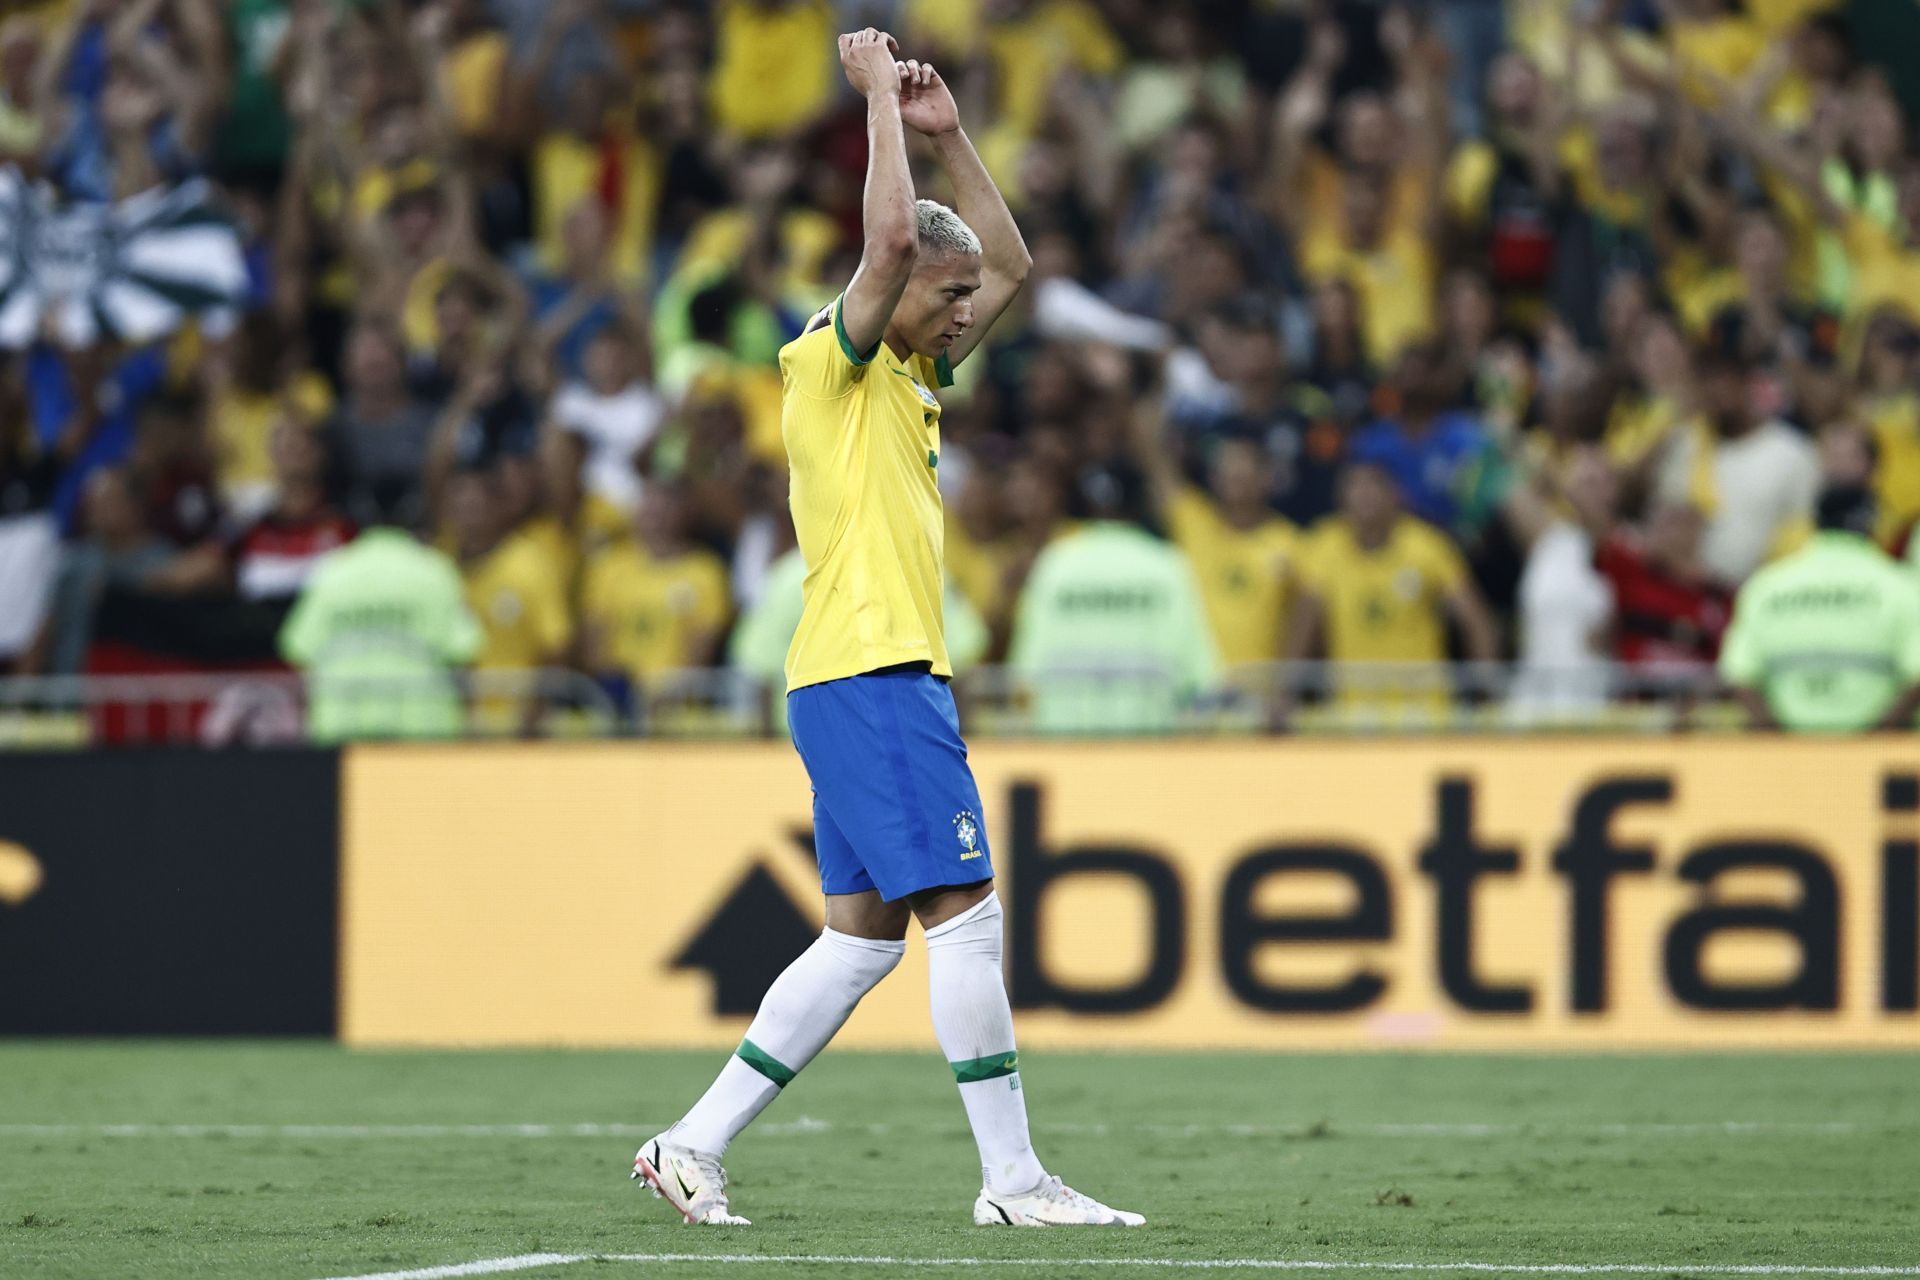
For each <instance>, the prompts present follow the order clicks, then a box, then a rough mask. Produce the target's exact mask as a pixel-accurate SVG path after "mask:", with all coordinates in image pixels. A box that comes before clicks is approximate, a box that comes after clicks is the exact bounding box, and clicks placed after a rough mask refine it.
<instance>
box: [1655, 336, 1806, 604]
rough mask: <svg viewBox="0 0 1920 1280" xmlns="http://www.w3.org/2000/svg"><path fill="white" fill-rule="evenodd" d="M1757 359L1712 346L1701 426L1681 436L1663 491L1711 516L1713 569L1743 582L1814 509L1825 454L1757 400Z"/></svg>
mask: <svg viewBox="0 0 1920 1280" xmlns="http://www.w3.org/2000/svg"><path fill="white" fill-rule="evenodd" d="M1751 374H1752V365H1751V364H1750V363H1749V362H1748V361H1747V360H1746V359H1745V358H1744V357H1743V356H1741V355H1740V354H1738V353H1737V352H1730V351H1724V350H1713V349H1709V350H1708V351H1707V352H1706V353H1705V355H1704V356H1703V357H1702V359H1701V361H1700V374H1699V385H1700V402H1701V410H1702V413H1703V414H1704V416H1705V419H1706V420H1705V423H1704V425H1703V427H1702V428H1701V429H1698V430H1692V431H1685V432H1682V433H1680V434H1679V435H1678V437H1677V438H1676V439H1675V441H1674V443H1673V447H1672V448H1671V450H1670V451H1669V452H1668V453H1667V455H1666V459H1665V461H1664V462H1663V463H1662V464H1661V469H1660V475H1659V480H1658V488H1657V494H1658V497H1659V499H1660V500H1661V501H1663V502H1666V503H1691V504H1692V505H1693V506H1695V507H1698V508H1699V509H1700V510H1701V511H1702V512H1703V513H1705V514H1706V518H1707V527H1706V540H1705V543H1704V545H1703V547H1702V556H1703V557H1704V559H1705V563H1706V567H1707V570H1708V571H1709V572H1710V573H1712V574H1713V575H1714V576H1715V577H1717V578H1718V579H1719V580H1720V581H1721V582H1722V583H1723V584H1735V583H1739V582H1741V581H1743V580H1744V579H1745V578H1746V577H1747V575H1748V574H1750V573H1752V572H1753V571H1754V570H1755V569H1756V568H1758V567H1759V566H1760V564H1761V563H1762V562H1763V561H1765V559H1766V558H1767V555H1768V553H1769V552H1770V551H1771V550H1772V549H1773V548H1774V544H1775V540H1776V539H1778V538H1779V537H1780V536H1781V534H1782V533H1783V532H1784V531H1786V530H1788V529H1790V528H1791V527H1792V526H1793V525H1794V523H1795V522H1796V521H1799V520H1804V519H1805V518H1806V517H1807V515H1808V514H1809V513H1810V512H1811V511H1812V509H1813V501H1814V495H1815V491H1816V489H1817V488H1818V485H1819V483H1820V472H1819V463H1818V458H1817V456H1816V455H1815V453H1814V449H1813V446H1812V445H1811V444H1809V443H1808V442H1807V439H1806V437H1805V436H1803V435H1801V434H1800V433H1799V432H1797V431H1795V430H1794V429H1793V428H1792V427H1790V426H1788V425H1787V424H1786V423H1784V422H1782V421H1780V420H1779V419H1778V418H1768V417H1764V416H1762V414H1761V413H1759V412H1758V411H1757V410H1756V408H1755V406H1754V402H1753V401H1754V387H1753V380H1752V377H1751Z"/></svg>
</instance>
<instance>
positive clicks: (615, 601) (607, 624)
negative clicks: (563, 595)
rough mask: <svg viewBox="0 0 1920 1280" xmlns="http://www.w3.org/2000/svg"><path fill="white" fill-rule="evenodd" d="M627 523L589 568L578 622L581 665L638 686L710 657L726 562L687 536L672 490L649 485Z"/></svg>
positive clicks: (724, 593) (722, 618)
mask: <svg viewBox="0 0 1920 1280" xmlns="http://www.w3.org/2000/svg"><path fill="white" fill-rule="evenodd" d="M634 528H635V531H636V533H637V535H638V536H637V537H633V538H629V539H627V540H625V541H624V542H621V543H618V544H616V545H614V546H612V547H610V548H609V549H608V550H607V551H606V552H605V553H604V554H602V555H601V556H600V557H599V558H597V559H596V560H595V561H594V562H593V563H592V564H591V565H590V566H588V568H587V576H586V582H585V584H584V587H583V589H582V592H581V620H582V627H583V630H584V635H583V645H582V648H583V651H584V657H585V661H586V666H587V668H588V670H590V671H593V672H596V673H599V674H602V675H617V676H619V677H622V678H624V679H625V680H629V681H632V682H633V683H634V684H636V685H638V684H640V683H642V682H644V681H645V680H647V679H648V678H649V677H652V676H657V675H659V674H661V673H663V672H669V671H679V670H681V669H683V668H687V667H704V666H707V665H708V664H710V663H711V662H713V660H714V659H715V657H716V656H717V655H718V652H719V645H720V640H721V637H722V636H723V635H724V634H725V629H726V624H727V619H728V615H729V613H730V608H729V603H728V602H729V592H728V590H727V566H726V562H725V561H723V560H721V559H720V557H718V556H716V555H714V554H713V552H711V551H708V550H706V549H705V548H702V547H697V546H695V545H693V544H692V543H691V542H690V541H689V540H688V537H687V512H686V507H685V503H684V500H683V499H682V497H681V494H680V493H679V492H678V491H677V490H675V489H674V488H673V487H672V486H670V485H658V486H654V487H653V488H650V489H649V490H648V491H647V495H646V497H645V498H643V499H641V502H640V508H639V514H638V516H637V518H636V519H635V521H634Z"/></svg>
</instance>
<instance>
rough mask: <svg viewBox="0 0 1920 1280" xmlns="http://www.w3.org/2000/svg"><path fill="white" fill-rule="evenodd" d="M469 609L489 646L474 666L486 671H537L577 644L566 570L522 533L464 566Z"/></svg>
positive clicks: (512, 535)
mask: <svg viewBox="0 0 1920 1280" xmlns="http://www.w3.org/2000/svg"><path fill="white" fill-rule="evenodd" d="M460 577H461V579H462V580H463V581H464V582H465V583H466V588H467V607H468V608H470V609H472V610H473V615H474V617H476V618H478V619H480V625H481V628H482V629H483V630H484V631H485V633H486V643H485V644H484V645H483V646H482V647H481V650H480V656H479V657H477V658H475V659H474V663H473V665H474V666H475V667H476V668H478V669H480V670H483V671H502V670H514V669H519V668H525V667H539V666H545V665H546V664H548V663H550V662H553V661H555V660H556V659H559V658H561V657H564V656H565V654H566V650H567V648H568V646H569V645H570V644H571V643H572V642H573V617H572V614H571V613H570V612H569V611H568V608H567V580H566V565H565V563H564V562H562V561H560V560H558V559H557V558H556V557H554V556H553V555H552V554H551V553H550V552H549V550H548V548H547V547H546V546H545V544H544V543H542V542H541V541H540V540H538V539H535V538H530V537H528V536H527V535H526V534H525V533H524V532H515V533H511V534H509V535H507V537H506V538H505V540H503V541H502V542H501V543H500V545H499V546H497V547H495V548H494V549H493V550H491V551H489V552H487V554H485V555H483V556H480V557H478V558H477V559H474V560H471V561H468V562H467V563H466V564H463V565H461V566H460Z"/></svg>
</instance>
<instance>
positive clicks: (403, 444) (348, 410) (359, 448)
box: [328, 319, 434, 518]
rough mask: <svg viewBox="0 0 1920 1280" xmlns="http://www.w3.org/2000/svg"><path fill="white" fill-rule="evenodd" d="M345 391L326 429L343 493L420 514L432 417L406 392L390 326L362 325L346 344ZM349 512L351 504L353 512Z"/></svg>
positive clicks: (399, 346) (402, 360) (402, 359)
mask: <svg viewBox="0 0 1920 1280" xmlns="http://www.w3.org/2000/svg"><path fill="white" fill-rule="evenodd" d="M345 375H346V389H345V393H344V395H343V396H342V397H341V401H340V407H339V409H338V410H337V411H336V412H335V414H334V416H333V419H332V421H331V422H330V423H329V425H328V433H329V436H330V440H329V442H328V444H329V449H330V450H331V451H332V453H333V455H334V460H335V462H336V463H337V465H338V466H339V467H340V470H341V474H342V480H343V483H344V485H345V487H346V489H347V490H348V491H349V492H351V493H354V494H356V495H358V496H359V497H360V499H361V500H364V499H365V497H366V496H367V495H373V494H377V495H378V501H379V502H380V503H381V504H383V505H393V504H401V505H399V506H396V507H395V509H396V510H400V511H404V510H406V509H407V506H409V505H410V506H411V507H412V509H413V510H414V512H415V517H414V518H417V516H418V515H420V514H424V512H423V510H422V504H423V502H424V485H425V468H426V462H427V448H428V445H429V444H430V443H431V441H432V439H433V431H434V418H433V412H432V410H431V409H429V408H428V407H427V406H426V405H424V404H421V403H420V402H419V401H418V400H416V399H415V398H414V397H413V394H412V393H411V392H410V391H409V390H408V389H407V366H406V348H405V346H404V344H403V343H402V342H401V339H400V332H399V330H398V329H397V328H395V327H394V326H393V325H391V324H388V323H384V322H382V321H378V320H373V319H367V320H362V321H361V322H360V323H359V324H358V325H357V326H355V328H354V330H353V333H352V334H351V335H350V336H349V338H348V340H347V352H346V368H345ZM349 509H351V505H350V508H349Z"/></svg>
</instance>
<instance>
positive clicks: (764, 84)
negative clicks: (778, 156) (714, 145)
mask: <svg viewBox="0 0 1920 1280" xmlns="http://www.w3.org/2000/svg"><path fill="white" fill-rule="evenodd" d="M718 10H719V12H718V13H717V14H716V16H715V33H714V44H715V56H714V68H713V75H712V78H711V79H710V80H709V81H708V88H707V92H708V99H709V101H710V103H711V105H712V109H713V120H714V124H715V126H716V127H718V128H719V129H720V130H721V131H722V132H724V133H728V134H731V135H733V136H735V137H743V138H773V137H787V136H790V135H792V134H795V133H799V132H800V131H802V130H804V129H805V128H806V127H807V126H808V125H811V124H812V123H813V122H814V121H815V120H816V119H818V118H819V116H820V114H821V113H822V112H823V111H825V110H826V108H827V105H828V103H829V102H831V101H832V94H833V81H834V76H833V58H832V56H831V50H832V48H833V14H832V12H831V11H830V9H829V8H828V6H827V5H825V4H823V3H821V2H820V0H722V2H721V4H720V5H719V6H718Z"/></svg>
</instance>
